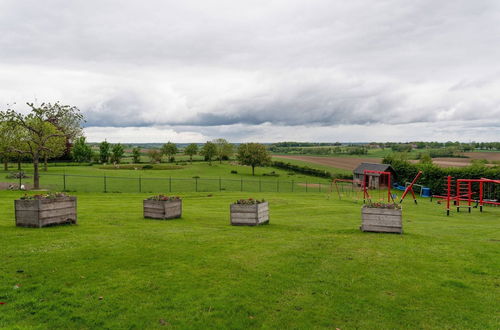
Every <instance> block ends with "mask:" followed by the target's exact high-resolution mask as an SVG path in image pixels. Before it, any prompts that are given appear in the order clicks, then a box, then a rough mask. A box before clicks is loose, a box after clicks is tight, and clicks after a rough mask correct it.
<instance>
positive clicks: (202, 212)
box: [0, 191, 500, 329]
mask: <svg viewBox="0 0 500 330" xmlns="http://www.w3.org/2000/svg"><path fill="white" fill-rule="evenodd" d="M19 195H20V193H19V192H6V191H3V192H0V196H1V198H0V242H1V246H2V248H1V249H0V260H1V261H2V262H1V263H0V302H2V303H4V304H1V305H0V328H9V329H10V328H19V329H25V328H29V329H35V328H36V329H54V328H66V329H68V328H69V329H90V328H100V329H111V328H112V329H116V328H120V329H122V328H137V329H142V328H156V327H158V328H160V327H163V326H170V327H172V328H179V329H181V328H182V329H186V328H192V329H200V328H203V329H205V328H211V329H235V328H244V327H245V328H246V327H254V328H273V329H275V328H294V329H310V328H322V327H332V328H340V329H352V328H370V329H373V328H385V329H388V328H408V329H415V328H435V329H449V328H475V329H497V328H498V325H499V318H498V316H499V314H498V305H499V293H500V292H499V291H500V288H499V286H500V283H499V277H500V272H499V270H500V255H499V254H500V253H499V252H500V249H499V244H500V224H499V222H498V220H499V218H500V209H498V208H486V210H485V212H484V213H483V214H480V213H479V212H478V211H477V210H474V211H473V213H472V214H468V213H459V214H457V213H453V214H452V216H450V217H446V216H445V215H444V213H445V212H444V210H443V208H442V206H438V205H437V204H431V203H429V202H428V201H427V200H422V201H421V203H420V204H419V205H418V206H415V205H413V204H411V203H408V201H406V202H405V204H404V232H405V233H404V234H403V235H394V234H373V233H362V232H360V231H359V229H358V227H359V225H360V204H355V203H352V202H348V201H338V199H337V198H336V196H335V195H333V194H332V195H331V196H330V195H328V194H320V193H309V194H305V193H304V194H301V193H299V194H289V193H283V194H271V193H262V194H253V195H252V196H249V195H248V194H241V193H218V192H216V193H213V196H210V197H209V196H208V194H207V193H190V194H182V197H183V198H184V214H183V217H182V219H179V220H171V221H158V220H146V219H143V217H142V209H141V206H142V199H143V198H144V197H146V196H147V194H138V193H137V194H133V193H126V194H125V193H124V194H111V193H110V194H104V193H93V194H90V193H77V194H76V195H77V196H78V216H79V218H78V221H79V224H78V225H75V226H59V227H49V228H43V229H32V228H17V227H15V226H14V211H13V199H15V198H17V197H18V196H19ZM240 197H256V198H265V199H266V200H268V201H269V202H270V208H271V224H270V225H268V226H262V227H233V226H230V225H229V214H228V213H229V212H228V210H229V203H230V202H232V201H234V200H235V199H237V198H240ZM100 297H102V299H100Z"/></svg>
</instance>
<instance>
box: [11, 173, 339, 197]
mask: <svg viewBox="0 0 500 330" xmlns="http://www.w3.org/2000/svg"><path fill="white" fill-rule="evenodd" d="M16 183H18V184H19V186H20V185H21V184H28V186H29V185H30V184H31V183H32V179H26V178H20V179H19V180H18V182H16ZM40 186H41V188H43V189H49V190H53V191H68V192H121V193H125V192H149V193H182V192H215V191H230V192H236V191H241V192H331V189H332V185H331V184H330V183H325V182H324V181H323V182H321V181H316V182H315V181H295V180H279V179H276V180H273V179H264V180H263V179H246V178H239V179H228V178H197V177H194V178H178V177H161V178H160V177H157V178H151V177H118V176H106V175H103V176H90V175H76V174H51V173H50V174H49V173H44V174H41V175H40Z"/></svg>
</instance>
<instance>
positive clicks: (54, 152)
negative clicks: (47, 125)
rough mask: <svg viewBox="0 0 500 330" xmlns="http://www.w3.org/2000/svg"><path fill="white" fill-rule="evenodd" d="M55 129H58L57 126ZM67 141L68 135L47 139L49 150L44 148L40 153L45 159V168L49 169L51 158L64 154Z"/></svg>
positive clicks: (45, 169)
mask: <svg viewBox="0 0 500 330" xmlns="http://www.w3.org/2000/svg"><path fill="white" fill-rule="evenodd" d="M52 129H53V130H54V131H56V130H57V128H56V127H55V126H53V128H52ZM66 142H67V137H66V136H58V137H56V138H53V139H50V140H49V141H47V147H48V149H47V150H43V151H42V152H41V154H40V156H41V158H42V159H43V170H44V171H47V170H48V164H47V163H48V160H49V158H57V157H60V156H62V155H64V152H65V151H66Z"/></svg>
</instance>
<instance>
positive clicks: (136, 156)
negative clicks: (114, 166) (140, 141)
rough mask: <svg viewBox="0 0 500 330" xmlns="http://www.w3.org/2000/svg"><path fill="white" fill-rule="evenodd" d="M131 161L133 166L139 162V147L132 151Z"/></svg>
mask: <svg viewBox="0 0 500 330" xmlns="http://www.w3.org/2000/svg"><path fill="white" fill-rule="evenodd" d="M132 159H133V161H134V163H135V164H137V163H140V162H141V149H139V147H134V148H133V149H132Z"/></svg>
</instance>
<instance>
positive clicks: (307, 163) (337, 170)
mask: <svg viewBox="0 0 500 330" xmlns="http://www.w3.org/2000/svg"><path fill="white" fill-rule="evenodd" d="M290 157H297V158H299V157H300V156H290ZM290 157H289V156H279V155H273V157H272V160H273V161H280V162H286V163H290V164H292V165H299V166H308V167H311V168H315V169H318V170H323V171H328V172H330V173H332V174H350V173H351V171H349V170H345V169H342V168H338V167H333V166H329V165H323V164H319V163H313V162H311V161H307V160H299V159H297V158H290ZM321 158H325V157H321Z"/></svg>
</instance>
